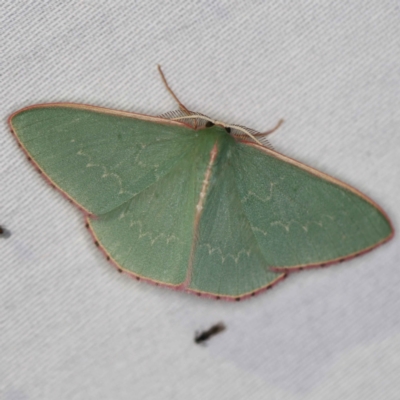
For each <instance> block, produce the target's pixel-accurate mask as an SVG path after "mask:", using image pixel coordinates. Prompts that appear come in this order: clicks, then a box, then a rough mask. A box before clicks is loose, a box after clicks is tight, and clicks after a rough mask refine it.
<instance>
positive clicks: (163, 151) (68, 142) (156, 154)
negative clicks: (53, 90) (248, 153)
mask: <svg viewBox="0 0 400 400" xmlns="http://www.w3.org/2000/svg"><path fill="white" fill-rule="evenodd" d="M164 121H165V120H164ZM10 125H11V127H12V129H13V132H14V133H15V135H16V136H17V139H18V140H19V142H20V143H21V144H22V146H23V147H24V149H25V150H26V151H27V152H28V154H29V156H30V157H31V158H32V159H33V160H34V162H35V163H36V164H37V165H38V166H39V168H40V170H41V172H43V173H45V174H46V175H47V176H48V177H49V178H50V180H51V181H52V183H53V184H54V185H56V186H57V187H58V188H59V189H61V190H62V191H64V192H65V193H66V194H67V195H68V196H69V197H70V198H71V199H73V200H74V201H75V202H76V203H78V205H80V206H81V207H82V208H83V209H84V210H86V211H87V212H89V213H92V214H102V213H105V212H107V211H110V210H112V209H114V208H115V207H118V206H120V205H121V204H123V203H124V202H126V201H128V200H129V199H131V198H132V197H133V196H135V195H136V194H137V193H139V192H141V191H142V190H143V189H145V188H147V187H149V186H150V185H151V184H152V183H154V182H156V181H157V180H158V179H160V178H161V177H162V176H164V175H165V174H167V173H168V172H169V171H170V170H171V168H173V167H174V165H175V164H176V163H177V162H178V161H179V160H180V159H181V158H182V157H185V156H186V154H187V153H188V151H191V149H192V148H193V146H194V140H195V139H196V133H194V132H193V130H191V129H188V128H185V127H184V126H180V125H179V124H174V123H172V122H168V121H167V122H164V123H163V120H162V119H159V118H152V117H147V116H141V115H138V114H131V113H123V112H117V111H112V110H107V109H102V108H98V107H90V106H81V105H73V104H71V105H68V104H54V105H43V106H33V107H29V108H27V109H25V110H22V111H19V112H18V113H16V114H14V115H13V116H11V118H10Z"/></svg>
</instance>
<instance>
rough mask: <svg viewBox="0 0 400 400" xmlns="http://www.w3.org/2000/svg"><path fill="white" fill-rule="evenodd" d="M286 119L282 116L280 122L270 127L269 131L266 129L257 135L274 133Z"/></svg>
mask: <svg viewBox="0 0 400 400" xmlns="http://www.w3.org/2000/svg"><path fill="white" fill-rule="evenodd" d="M284 121H285V120H284V119H283V118H281V119H280V120H279V121H278V123H277V124H276V125H275V126H274V127H273V128H272V129H270V130H269V131H265V132H260V133H259V134H258V135H256V136H267V135H270V134H271V133H274V132H275V131H276V130H277V129H279V127H280V126H281V125H282V124H283V123H284Z"/></svg>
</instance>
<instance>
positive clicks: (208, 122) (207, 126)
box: [206, 121, 214, 128]
mask: <svg viewBox="0 0 400 400" xmlns="http://www.w3.org/2000/svg"><path fill="white" fill-rule="evenodd" d="M212 126H214V122H211V121H207V123H206V128H211V127H212Z"/></svg>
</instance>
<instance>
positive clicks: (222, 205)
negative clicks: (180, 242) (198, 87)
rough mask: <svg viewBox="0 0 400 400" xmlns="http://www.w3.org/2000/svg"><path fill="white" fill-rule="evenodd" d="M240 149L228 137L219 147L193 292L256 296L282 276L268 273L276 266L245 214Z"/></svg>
mask: <svg viewBox="0 0 400 400" xmlns="http://www.w3.org/2000/svg"><path fill="white" fill-rule="evenodd" d="M215 129H217V128H215ZM226 146H227V147H228V148H229V149H228V150H227V149H226V148H225V147H226ZM236 146H237V143H236V142H235V141H234V139H233V138H230V137H228V136H226V138H225V141H224V143H221V145H220V150H219V156H218V158H217V160H216V162H215V164H214V166H213V175H212V178H211V179H210V185H209V190H208V194H207V198H206V199H205V203H204V209H203V211H202V213H201V218H200V223H199V227H198V235H197V241H196V242H195V255H194V259H193V267H192V272H191V280H190V283H189V288H190V289H192V290H196V291H201V292H206V293H213V294H215V295H220V296H222V297H231V298H239V297H243V296H245V295H251V294H254V293H255V292H256V291H257V290H260V289H261V288H267V287H268V286H272V284H274V283H275V282H277V281H278V280H280V279H282V277H283V276H282V274H281V273H280V274H278V273H275V272H273V271H272V270H271V269H270V268H269V267H270V266H272V264H270V263H268V261H267V260H266V258H265V256H264V253H263V250H262V249H261V248H260V245H259V243H258V242H257V239H256V235H255V233H254V231H253V227H252V225H251V223H250V220H249V218H248V216H247V214H246V210H245V208H244V204H243V202H242V198H241V193H240V191H239V189H238V185H237V180H236V171H235V168H234V166H235V162H234V159H233V156H234V152H235V148H236ZM237 162H240V160H237Z"/></svg>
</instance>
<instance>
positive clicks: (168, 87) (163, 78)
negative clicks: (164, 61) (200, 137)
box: [157, 64, 191, 115]
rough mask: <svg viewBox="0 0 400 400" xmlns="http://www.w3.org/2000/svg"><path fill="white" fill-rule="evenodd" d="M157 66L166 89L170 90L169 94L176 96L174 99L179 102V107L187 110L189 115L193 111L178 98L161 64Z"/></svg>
mask: <svg viewBox="0 0 400 400" xmlns="http://www.w3.org/2000/svg"><path fill="white" fill-rule="evenodd" d="M157 68H158V72H159V73H160V75H161V79H162V81H163V83H164V86H165V87H166V89H167V90H168V92H169V94H170V95H171V96H172V97H173V98H174V100H175V101H176V102H177V103H178V106H179V108H180V109H181V110H182V111H184V112H186V113H187V114H188V115H190V114H191V112H190V111H189V110H188V109H187V108H186V107H185V106H184V105H183V104H182V103H181V101H180V100H179V99H178V97H177V95H176V94H175V93H174V92H173V90H172V89H171V87H170V86H169V85H168V82H167V79H166V78H165V75H164V72H163V71H162V69H161V65H160V64H157Z"/></svg>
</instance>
